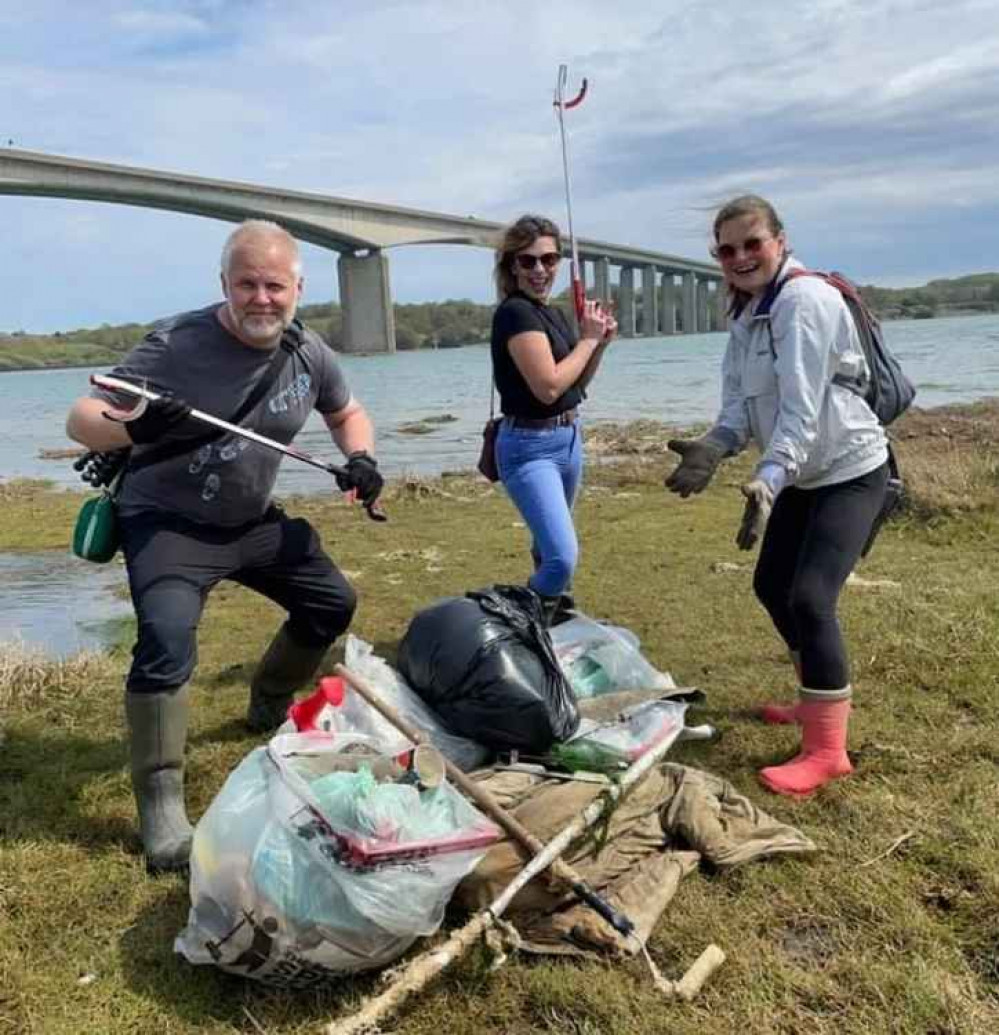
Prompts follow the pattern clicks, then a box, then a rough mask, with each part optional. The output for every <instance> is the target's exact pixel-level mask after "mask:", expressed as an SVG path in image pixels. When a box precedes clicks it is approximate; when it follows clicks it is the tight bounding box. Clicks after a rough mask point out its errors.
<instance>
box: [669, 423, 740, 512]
mask: <svg viewBox="0 0 999 1035" xmlns="http://www.w3.org/2000/svg"><path fill="white" fill-rule="evenodd" d="M666 445H667V447H668V448H669V449H671V450H673V452H674V453H679V454H680V457H681V460H680V463H679V464H678V465H677V466H676V467H675V468H674V470H673V472H672V474H669V475H667V477H666V481H665V485H666V488H667V489H669V491H670V492H678V493H679V494H680V495H681V496H682V497H683V499H686V498H687V497H688V496H689V495H690V494H691V493H692V492H703V491H704V490H705V489H706V488H707V486H708V482H710V481H711V479H712V478H713V477H714V473H715V471H716V470H718V465H719V464H720V463H721V462H722V459H723V458H724V456H725V450H724V449H723V448H722V447H721V446H719V445H718V444H717V443H716V442H712V441H711V440H710V439H707V438H694V439H688V438H671V439H670V440H669V442H667V443H666Z"/></svg>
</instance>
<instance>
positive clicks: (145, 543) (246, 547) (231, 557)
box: [121, 507, 356, 693]
mask: <svg viewBox="0 0 999 1035" xmlns="http://www.w3.org/2000/svg"><path fill="white" fill-rule="evenodd" d="M121 531H122V545H123V547H124V552H125V564H126V566H127V568H128V581H129V588H130V589H131V592H132V603H133V604H134V606H135V613H136V618H137V620H138V639H137V642H136V644H135V647H133V649H132V656H133V660H132V668H131V671H130V672H129V674H128V680H127V684H126V685H127V688H128V690H129V692H130V693H148V692H153V691H163V690H171V689H173V688H174V687H178V686H180V685H181V684H182V683H185V682H187V680H188V679H189V678H190V676H191V673H192V672H193V671H194V666H195V663H196V661H197V631H198V623H199V622H200V620H201V612H202V610H203V608H204V605H205V601H206V599H207V598H208V594H209V592H210V591H211V590H212V589H213V588H214V587H215V586H216V585H217V584H218V583H219V582H221V581H222V580H223V579H230V580H231V581H233V582H238V583H240V584H241V585H243V586H246V587H247V588H249V589H253V590H256V591H257V592H258V593H262V594H263V595H264V596H265V597H267V598H268V599H270V600H273V601H274V603H276V604H278V605H279V606H281V607H283V608H284V609H285V610H286V611H287V612H288V623H287V627H288V635H289V636H291V638H292V639H293V640H295V641H296V642H297V643H299V644H301V645H302V646H303V647H322V646H326V645H327V644H330V643H332V642H333V640H335V639H336V637H337V636H339V635H340V634H341V633H342V632H344V631H345V630H346V629H347V627H348V626H349V625H350V620H351V618H352V617H353V615H354V608H355V605H356V598H355V596H354V590H353V589H352V588H351V586H350V584H349V583H348V582H347V580H346V579H345V578H344V577H343V575H342V574H341V573H340V572H339V571H338V570H337V568H336V567H335V566H334V564H333V562H332V561H331V560H330V559H329V557H327V556H326V554H325V553H324V552H323V549H322V544H321V542H320V540H319V536H318V534H317V533H316V530H315V529H314V528H313V527H312V526H311V525H310V524H309V522H308V521H306V520H305V519H304V518H290V517H288V515H287V514H285V513H284V511H283V510H281V509H280V508H278V507H271V509H270V510H269V511H268V512H267V513H266V514H265V515H264V516H263V517H262V518H261V519H260V520H259V521H253V522H250V523H249V524H247V525H242V526H240V527H239V528H218V527H208V526H204V525H197V524H194V523H192V522H189V521H185V520H183V519H182V518H178V517H176V516H175V515H170V514H164V513H159V512H151V511H150V512H144V513H142V514H138V515H135V516H132V517H128V518H124V519H121ZM234 646H235V645H234Z"/></svg>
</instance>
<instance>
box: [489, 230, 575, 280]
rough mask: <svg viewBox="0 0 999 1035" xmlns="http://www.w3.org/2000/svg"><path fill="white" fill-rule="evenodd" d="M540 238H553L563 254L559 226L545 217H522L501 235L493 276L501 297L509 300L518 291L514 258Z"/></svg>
mask: <svg viewBox="0 0 999 1035" xmlns="http://www.w3.org/2000/svg"><path fill="white" fill-rule="evenodd" d="M539 237H552V238H554V240H555V248H556V250H557V251H558V252H559V254H561V252H562V232H561V231H560V230H559V228H558V226H557V225H556V224H555V223H553V222H552V220H550V219H546V218H545V217H544V216H532V215H525V216H521V217H520V219H518V220H517V221H516V222H515V223H511V224H510V225H509V226H508V227H507V228H506V229H505V230H504V231H503V232H502V234H501V235H500V239H499V244H498V245H497V246H496V263H495V265H494V267H493V276H494V277H495V278H496V287H497V289H498V290H499V293H500V296H501V297H503V298H509V297H510V295H512V294H513V293H514V291H516V290H517V277H516V275H515V274H514V272H513V257H514V256H515V255H516V254H517V252H522V251H523V250H524V249H525V248H530V247H531V245H532V244H534V242H535V241H536V240H537V239H538V238H539Z"/></svg>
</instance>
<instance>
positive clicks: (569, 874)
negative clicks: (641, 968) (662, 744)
mask: <svg viewBox="0 0 999 1035" xmlns="http://www.w3.org/2000/svg"><path fill="white" fill-rule="evenodd" d="M334 671H335V672H336V674H337V675H338V676H341V677H342V678H343V679H345V680H346V681H347V682H348V683H349V684H350V685H351V686H352V687H353V688H354V689H355V690H356V691H357V693H358V694H359V695H360V696H361V697H363V698H364V700H365V701H367V702H368V704H370V705H371V707H372V708H374V709H375V711H376V712H378V713H379V714H380V715H382V716H384V717H385V718H386V719H388V721H389V722H390V723H392V725H393V726H395V728H396V729H397V730H398V731H399V732H400V733H401V734H402V735H403V736H405V737H407V738H408V739H409V740H411V741H412V742H413V743H414V744H422V743H429V738H428V737H427V735H426V734H425V733H424V732H423V731H422V730H419V729H417V728H416V727H415V726H413V725H412V724H411V723H409V722H406V720H405V719H403V718H402V717H401V716H400V715H399V714H398V713H397V712H396V711H395V709H394V708H391V707H390V706H389V705H387V704H385V703H384V702H383V701H382V700H381V699H380V698H379V696H378V694H377V693H375V690H374V688H373V687H372V686H371V684H370V683H368V682H367V680H365V679H363V678H362V677H361V676H358V675H356V674H355V673H353V672H351V671H350V669H348V668H345V667H344V666H343V665H337V666H336V668H335V670H334ZM649 754H652V753H651V752H650V753H649ZM645 757H646V758H647V757H649V756H648V755H646V756H645ZM643 761H644V759H643ZM650 764H651V763H650ZM444 766H445V769H446V771H447V775H448V779H449V780H450V781H451V782H452V783H453V784H454V785H455V786H456V787H457V788H458V789H459V790H460V791H461V792H462V793H463V794H464V795H466V796H467V797H469V798H471V799H472V800H473V801H474V802H475V803H476V804H477V805H478V806H479V807H480V808H481V809H482V810H483V811H484V812H485V813H486V815H487V816H488V817H489V818H490V819H493V820H495V821H496V822H497V823H498V824H499V825H500V826H501V827H502V828H503V829H504V830H505V831H506V832H507V834H508V835H509V836H510V837H511V838H512V839H513V840H514V841H516V842H517V843H518V844H520V845H521V846H522V847H524V848H525V849H527V851H528V852H530V853H531V855H537V854H538V853H539V852H541V851H542V850H543V848H544V845H542V843H541V842H540V841H539V840H538V838H536V837H535V836H534V834H532V833H531V832H530V830H528V829H527V827H525V826H524V825H523V824H522V823H521V822H520V821H519V820H518V819H516V818H515V817H514V816H513V815H512V814H511V813H510V812H508V811H507V810H506V809H504V808H503V807H502V806H501V805H500V804H499V803H498V802H497V801H496V800H495V799H494V798H493V796H492V795H491V794H489V792H488V791H486V790H485V789H484V788H482V787H480V786H479V785H478V784H477V783H475V781H474V780H470V779H469V778H468V777H467V776H466V775H465V774H464V773H463V772H462V771H461V770H460V769H459V768H458V767H457V766H456V765H453V764H452V763H451V762H449V761H448V760H447V759H445V760H444ZM646 768H647V767H646ZM642 771H643V773H644V772H645V771H646V770H642ZM610 786H611V787H615V786H616V785H614V784H611V785H610ZM552 875H553V876H554V877H555V878H556V879H557V880H560V881H562V882H563V883H565V884H567V885H568V886H569V888H571V889H572V891H573V893H574V894H575V895H577V896H579V898H580V899H582V901H583V902H585V903H586V904H587V905H588V906H589V907H590V908H591V909H593V910H594V911H595V912H597V913H599V914H600V916H602V917H603V918H604V920H606V921H607V923H609V924H610V925H611V927H613V928H614V930H615V931H617V932H618V934H620V935H622V936H623V937H625V938H627V937H628V936H629V935H631V933H632V932H633V931H634V930H635V925H634V924H633V923H632V922H631V920H629V919H628V917H626V916H625V915H624V914H623V913H621V912H619V911H618V910H616V909H614V907H613V906H611V905H610V903H609V902H607V901H606V900H605V899H603V898H601V897H600V896H599V895H598V894H597V893H596V892H595V891H594V890H593V889H592V888H591V887H590V886H589V885H588V884H586V882H585V881H584V880H583V879H582V878H581V877H580V876H579V874H578V873H576V871H575V870H573V869H572V868H571V867H569V866H568V865H566V864H565V863H563V862H557V863H556V864H555V865H554V866H553V867H552Z"/></svg>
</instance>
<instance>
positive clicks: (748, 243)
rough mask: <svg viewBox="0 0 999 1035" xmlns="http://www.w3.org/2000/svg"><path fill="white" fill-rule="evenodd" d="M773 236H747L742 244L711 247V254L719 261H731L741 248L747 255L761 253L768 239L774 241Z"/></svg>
mask: <svg viewBox="0 0 999 1035" xmlns="http://www.w3.org/2000/svg"><path fill="white" fill-rule="evenodd" d="M772 240H773V238H772V237H747V238H746V239H745V241H743V242H742V244H741V245H737V244H718V245H715V247H714V248H712V249H711V254H712V255H713V256H714V257H715V258H716V259H717V260H718V261H719V262H731V261H732V260H733V259H734V258H735V257H736V255H738V254H739V249H740V248H741V249H742V250H743V251H744V252H745V253H746V254H747V255H759V254H760V252H761V251H763V246H764V245H765V244H766V243H767V241H772Z"/></svg>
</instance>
